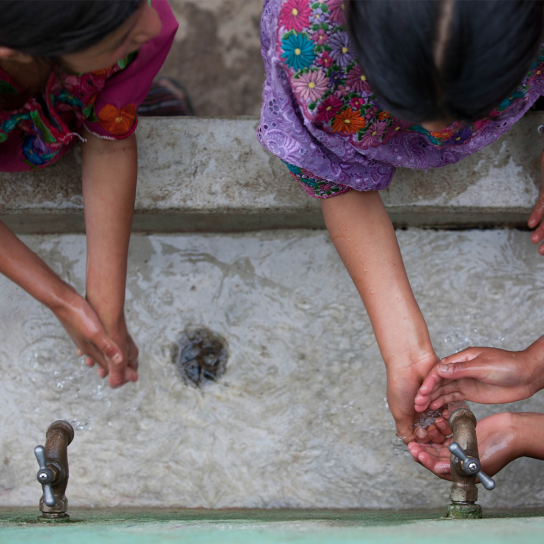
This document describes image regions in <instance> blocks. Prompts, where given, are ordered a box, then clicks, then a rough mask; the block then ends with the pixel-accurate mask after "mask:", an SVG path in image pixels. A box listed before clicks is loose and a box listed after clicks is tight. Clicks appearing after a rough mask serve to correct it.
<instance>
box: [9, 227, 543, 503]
mask: <svg viewBox="0 0 544 544" xmlns="http://www.w3.org/2000/svg"><path fill="white" fill-rule="evenodd" d="M397 234H398V238H399V242H400V247H401V250H402V252H403V256H404V259H405V262H406V267H407V270H408V274H409V277H410V281H411V284H412V286H413V289H414V292H415V295H416V298H417V300H418V303H419V305H420V307H421V310H422V313H423V315H424V316H425V318H426V320H427V323H428V325H429V329H430V334H431V338H432V341H433V345H434V348H435V350H436V353H437V355H438V356H440V357H443V356H446V355H450V354H451V353H454V352H457V351H459V350H461V349H463V348H466V347H468V346H470V345H488V346H495V347H503V348H507V349H512V350H519V349H524V348H525V347H526V346H528V345H529V344H530V343H531V342H533V341H534V340H535V339H536V338H538V337H539V336H540V335H541V334H542V323H543V322H544V303H543V302H544V296H543V293H544V258H542V257H541V256H539V255H538V252H537V249H536V248H535V247H534V246H533V245H532V244H531V243H530V241H529V238H528V235H527V233H526V232H518V231H513V230H497V231H455V232H440V231H429V230H407V231H399V232H398V233H397ZM23 239H24V240H25V242H28V243H29V244H30V246H31V248H32V249H33V250H35V251H36V252H37V253H38V254H39V255H40V256H41V257H43V258H45V259H46V260H47V262H48V263H50V264H51V266H53V268H54V269H55V271H57V272H59V273H60V274H61V275H62V277H63V278H64V279H66V280H67V281H69V282H70V283H71V284H72V285H74V286H75V287H76V288H77V289H78V291H79V292H84V290H85V238H84V236H79V235H59V236H57V235H47V236H23ZM127 321H128V324H129V328H130V331H131V333H132V334H133V336H134V338H135V340H136V341H137V343H138V346H139V347H140V350H141V357H140V380H139V381H138V382H137V383H136V384H129V385H127V386H124V387H122V388H120V389H116V390H111V389H109V388H108V386H107V384H106V382H104V381H103V380H100V379H99V378H98V377H97V376H96V371H95V370H94V369H89V368H88V367H86V366H85V364H84V361H83V360H79V359H78V358H77V357H76V355H75V348H74V346H73V344H72V342H71V340H70V339H69V338H68V336H67V335H66V333H65V332H64V330H63V329H62V327H61V326H60V325H59V324H58V323H57V321H56V320H55V317H54V316H53V314H52V313H51V312H50V311H49V310H48V309H46V308H44V307H42V306H40V305H39V304H38V303H37V302H35V301H33V300H32V299H31V298H30V297H29V296H27V295H26V294H24V293H22V292H21V291H20V289H19V288H18V287H16V286H15V285H13V284H12V283H10V282H8V281H7V280H6V279H2V278H0V329H1V330H0V337H1V338H2V344H1V345H0V370H1V372H2V401H3V403H2V410H3V413H2V415H3V419H2V425H1V426H0V453H1V455H0V504H3V505H6V506H8V505H22V504H26V505H30V506H32V505H35V504H36V495H37V494H38V499H39V492H40V490H39V486H38V485H37V484H36V482H35V478H34V476H33V475H34V474H35V473H36V467H35V464H36V461H35V459H34V457H33V455H32V450H33V448H34V447H35V446H36V445H37V444H39V443H42V442H43V440H44V437H45V431H46V429H47V427H48V425H49V424H50V423H51V422H52V421H54V420H56V419H69V418H73V419H75V420H78V422H79V423H78V426H80V427H82V428H83V427H89V429H90V430H87V431H82V432H78V433H77V435H76V438H75V439H74V442H73V443H72V444H71V445H70V450H69V456H70V475H71V476H70V485H69V500H70V504H71V505H73V506H96V507H99V506H112V505H120V506H127V507H129V506H135V507H136V506H157V507H174V506H186V507H208V508H220V507H240V508H242V507H301V508H302V507H306V508H308V507H316V508H317V507H323V508H324V507H337V508H350V507H366V508H403V507H406V506H407V505H418V504H419V505H425V506H427V505H434V506H442V505H443V504H446V503H445V502H444V501H445V500H447V493H448V484H447V483H445V482H443V481H441V480H438V479H437V478H435V477H433V476H432V475H431V474H430V473H427V472H426V471H425V470H424V469H423V468H422V467H421V466H420V465H418V464H417V463H414V462H413V460H412V459H411V457H408V456H405V455H404V453H407V452H405V451H403V450H402V449H401V448H404V446H400V445H399V446H398V450H400V451H399V454H398V455H395V453H394V450H393V448H392V446H391V442H390V439H391V436H392V435H394V433H395V425H394V421H393V418H392V417H391V415H390V412H389V409H388V406H387V404H386V402H385V400H384V396H385V394H386V393H385V391H386V374H385V370H384V365H383V361H382V358H381V355H380V352H379V350H378V347H377V346H376V342H375V340H374V336H373V333H372V327H371V326H370V322H369V320H368V317H367V315H366V312H365V310H364V307H363V305H362V303H361V301H360V299H359V298H358V296H357V292H356V290H355V287H354V286H353V283H352V282H351V279H350V277H349V275H348V274H347V272H346V270H345V268H344V266H343V265H342V263H341V262H340V260H339V258H338V256H337V255H336V253H335V250H334V247H333V246H332V244H331V243H330V241H329V238H328V236H327V234H326V233H325V232H324V231H301V230H297V231H294V230H293V231H274V232H258V233H247V234H225V235H217V234H213V235H212V234H209V235H200V234H176V235H151V236H143V235H135V236H133V238H132V240H131V248H130V259H129V275H128V283H127ZM188 326H195V327H196V326H204V327H207V328H209V329H210V330H212V331H214V332H217V333H218V334H220V335H221V336H222V337H223V338H225V339H226V340H227V341H228V345H229V354H230V357H229V361H228V370H227V371H226V372H225V373H224V374H223V375H222V376H221V377H220V378H219V379H217V381H210V382H209V383H208V384H206V387H203V388H202V389H199V388H196V387H194V386H192V385H186V384H185V383H184V382H183V381H182V380H180V377H179V373H178V370H177V368H176V367H175V365H173V364H172V355H173V354H172V350H171V346H172V344H173V343H175V342H176V340H177V339H179V335H180V332H181V331H183V330H185V329H186V327H188ZM505 337H506V338H505ZM473 409H474V412H475V415H476V416H477V417H478V419H479V420H481V419H482V418H483V417H485V416H486V415H489V414H491V413H494V412H499V411H503V410H504V407H500V406H499V407H492V406H481V405H475V406H474V407H473ZM508 409H509V410H513V411H515V410H524V411H535V412H543V411H544V398H543V397H541V396H538V395H536V396H535V397H533V398H531V399H528V400H526V401H524V402H523V403H522V404H519V405H509V406H508ZM91 416H92V424H91V419H90V417H91ZM429 417H430V416H429ZM426 423H427V422H426ZM112 482H115V485H112ZM501 485H503V486H504V489H508V493H488V494H486V495H485V497H482V500H483V501H485V503H484V504H487V505H488V506H490V505H494V506H497V507H500V506H510V507H515V506H520V505H523V504H528V503H531V504H534V505H544V498H543V496H542V493H541V490H542V489H544V472H543V471H542V470H541V469H540V468H539V465H538V462H536V461H535V462H534V463H533V462H532V461H530V460H527V461H516V464H515V465H514V467H513V468H512V469H510V468H508V469H507V470H505V471H503V472H501Z"/></svg>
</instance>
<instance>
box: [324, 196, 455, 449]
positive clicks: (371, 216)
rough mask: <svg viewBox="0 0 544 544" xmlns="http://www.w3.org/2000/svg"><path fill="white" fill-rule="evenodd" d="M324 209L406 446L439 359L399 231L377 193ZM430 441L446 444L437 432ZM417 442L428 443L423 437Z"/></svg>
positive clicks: (338, 200)
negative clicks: (422, 391) (421, 391)
mask: <svg viewBox="0 0 544 544" xmlns="http://www.w3.org/2000/svg"><path fill="white" fill-rule="evenodd" d="M322 209H323V215H324V217H325V222H326V224H327V229H328V231H329V234H330V236H331V240H332V242H333V243H334V245H335V247H336V249H337V251H338V253H339V254H340V257H341V258H342V261H343V262H344V264H345V266H346V268H347V269H348V272H349V274H350V275H351V278H352V280H353V282H354V283H355V286H356V287H357V290H358V291H359V294H360V295H361V297H362V299H363V302H364V305H365V307H366V309H367V312H368V315H369V317H370V320H371V322H372V327H373V329H374V333H375V335H376V339H377V341H378V345H379V348H380V351H381V353H382V356H383V359H384V361H385V365H386V368H387V400H388V403H389V408H390V410H391V413H392V414H393V417H394V418H395V421H396V425H397V434H398V436H399V437H401V438H402V439H403V440H404V441H405V442H409V441H412V440H414V431H413V423H414V415H415V411H414V406H413V399H414V397H415V394H416V392H417V390H418V388H419V386H420V385H421V383H422V382H423V380H424V378H425V376H427V374H428V372H429V371H430V369H431V368H432V367H433V365H434V364H435V363H436V362H437V357H436V355H435V353H434V350H433V347H432V345H431V340H430V338H429V332H428V330H427V325H426V324H425V320H424V319H423V316H422V315H421V311H420V309H419V307H418V305H417V302H416V300H415V298H414V295H413V293H412V289H411V287H410V284H409V282H408V277H407V275H406V271H405V269H404V264H403V262H402V257H401V254H400V249H399V246H398V243H397V238H396V236H395V231H394V229H393V226H392V224H391V221H390V219H389V216H388V215H387V211H386V210H385V207H384V205H383V203H382V200H381V197H380V195H379V193H377V192H358V191H350V192H348V193H345V194H343V195H339V196H335V197H334V198H329V199H324V200H322ZM420 432H421V431H420ZM433 435H434V436H433ZM429 436H430V437H431V439H432V440H433V441H443V440H444V437H443V435H442V434H441V433H440V432H439V431H438V430H437V429H436V428H435V427H434V426H433V428H429ZM417 438H418V439H419V440H428V438H427V437H426V436H425V433H424V432H423V433H422V435H420V434H418V437H417ZM435 438H436V440H435Z"/></svg>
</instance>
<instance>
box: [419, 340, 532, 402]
mask: <svg viewBox="0 0 544 544" xmlns="http://www.w3.org/2000/svg"><path fill="white" fill-rule="evenodd" d="M533 346H534V345H533ZM538 374H539V369H538V360H537V358H536V357H535V356H534V354H533V352H532V348H529V349H527V350H525V351H505V350H502V349H496V348H468V349H465V350H464V351H461V352H460V353H457V354H455V355H450V356H449V357H446V358H445V359H442V360H441V361H440V363H438V364H437V365H436V366H435V367H434V368H433V369H432V371H431V372H430V374H429V375H428V376H427V377H426V378H425V381H424V382H423V385H422V386H421V387H420V388H419V391H418V394H417V396H416V398H415V409H416V411H417V412H423V411H424V410H426V409H427V408H431V409H433V410H437V409H439V408H440V407H441V406H444V405H446V404H447V403H448V402H452V401H460V400H469V401H472V402H478V403H480V404H503V403H507V402H515V401H518V400H523V399H526V398H529V397H531V396H532V395H534V394H535V393H536V391H538V389H539V385H538V384H539V383H540V382H541V381H542V377H541V376H538Z"/></svg>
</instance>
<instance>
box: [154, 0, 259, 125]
mask: <svg viewBox="0 0 544 544" xmlns="http://www.w3.org/2000/svg"><path fill="white" fill-rule="evenodd" d="M169 3H170V6H171V7H172V11H173V12H174V15H175V16H176V19H177V20H178V23H179V30H178V33H177V35H176V37H175V40H174V44H173V45H172V49H171V50H170V53H169V55H168V57H167V59H166V62H165V63H164V66H163V68H162V70H161V71H160V73H159V75H165V76H169V77H173V78H174V79H176V80H177V81H178V82H180V83H181V84H182V85H183V86H184V87H185V90H186V92H187V94H188V96H189V98H190V100H191V102H192V104H193V106H194V109H195V113H196V115H198V116H207V117H219V116H227V117H233V116H235V115H258V114H259V111H260V109H261V102H262V98H261V97H262V86H263V82H264V65H263V61H262V57H261V38H260V21H261V11H262V7H263V1H262V0H169Z"/></svg>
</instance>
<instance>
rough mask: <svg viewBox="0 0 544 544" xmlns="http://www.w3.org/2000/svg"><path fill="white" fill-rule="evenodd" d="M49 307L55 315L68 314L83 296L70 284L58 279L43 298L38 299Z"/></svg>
mask: <svg viewBox="0 0 544 544" xmlns="http://www.w3.org/2000/svg"><path fill="white" fill-rule="evenodd" d="M36 298H37V299H38V300H39V301H40V302H41V303H42V304H44V305H45V306H47V307H48V308H49V309H50V310H51V311H52V312H53V313H54V314H55V315H58V314H59V313H67V312H69V311H70V310H72V309H73V308H74V306H75V305H76V303H77V300H78V299H81V298H82V297H81V295H80V294H79V293H78V292H77V291H76V290H75V289H74V287H72V286H71V285H69V284H68V283H66V282H65V281H63V280H61V279H60V278H58V281H56V282H54V283H53V284H52V285H51V286H49V287H48V288H47V290H46V292H45V293H44V296H43V297H40V296H37V297H36Z"/></svg>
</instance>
